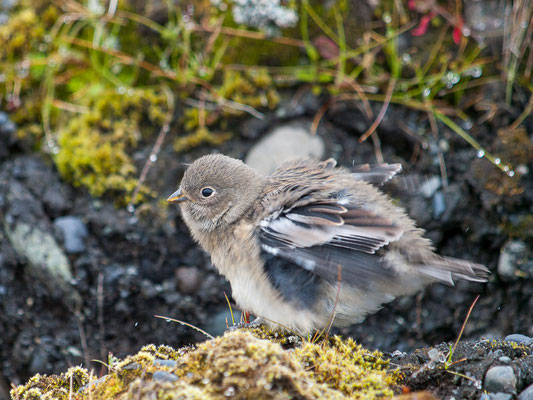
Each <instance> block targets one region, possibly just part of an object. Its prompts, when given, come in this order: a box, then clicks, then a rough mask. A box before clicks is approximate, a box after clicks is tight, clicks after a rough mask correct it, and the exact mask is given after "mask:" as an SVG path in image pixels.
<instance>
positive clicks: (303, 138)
mask: <svg viewBox="0 0 533 400" xmlns="http://www.w3.org/2000/svg"><path fill="white" fill-rule="evenodd" d="M324 151H325V144H324V141H323V140H322V138H321V137H319V136H316V135H311V133H310V132H309V130H308V129H307V128H305V127H304V126H303V125H300V124H287V125H281V126H278V127H277V128H275V129H274V130H273V131H271V132H270V133H269V134H267V135H266V136H265V137H264V138H263V139H261V140H260V141H259V142H258V143H257V144H255V146H253V147H252V149H251V150H250V152H249V153H248V155H247V156H246V160H245V162H246V164H248V165H249V166H250V167H252V168H255V169H257V170H258V171H259V172H262V173H263V174H265V175H268V174H270V173H271V172H272V171H274V170H275V169H276V168H277V167H279V166H280V165H281V164H282V163H284V162H285V161H287V160H290V159H293V158H298V157H311V158H317V159H320V158H322V157H323V156H324Z"/></svg>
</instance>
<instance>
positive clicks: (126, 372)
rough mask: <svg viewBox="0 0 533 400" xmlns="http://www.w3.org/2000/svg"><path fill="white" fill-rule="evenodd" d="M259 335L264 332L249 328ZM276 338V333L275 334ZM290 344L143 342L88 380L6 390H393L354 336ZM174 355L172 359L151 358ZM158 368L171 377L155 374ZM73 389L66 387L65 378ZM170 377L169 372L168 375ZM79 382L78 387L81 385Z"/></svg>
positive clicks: (265, 395)
mask: <svg viewBox="0 0 533 400" xmlns="http://www.w3.org/2000/svg"><path fill="white" fill-rule="evenodd" d="M254 332H256V333H259V334H260V335H261V336H264V335H268V334H269V333H268V330H257V331H256V330H254ZM277 337H280V335H278V336H277ZM291 347H292V348H291V349H288V350H284V349H283V347H282V346H281V345H280V344H278V343H274V342H272V341H269V340H264V339H259V338H257V337H255V336H254V335H252V333H250V332H249V331H233V332H229V333H226V334H225V335H224V336H222V337H219V338H216V339H214V340H210V341H207V342H204V343H202V344H200V345H198V347H197V348H194V349H193V348H184V349H181V350H174V349H172V348H170V347H168V346H159V347H156V346H154V345H149V346H145V347H144V348H143V349H142V350H141V351H140V352H139V353H137V354H136V355H133V356H130V357H127V358H125V359H124V360H122V361H117V362H114V363H113V365H110V366H109V368H110V370H109V373H108V375H107V376H105V377H104V378H101V379H99V380H95V379H91V382H90V383H89V379H90V377H89V374H88V372H87V371H86V370H84V369H81V368H79V367H78V368H76V369H72V368H71V369H69V370H68V371H67V373H66V374H61V375H59V376H56V375H54V376H50V377H44V376H41V375H36V376H35V377H33V378H31V379H30V380H29V381H28V383H27V384H25V385H22V386H19V387H17V388H15V389H13V390H12V391H11V396H12V398H13V400H25V399H32V400H33V399H37V398H39V399H51V398H55V399H58V400H64V399H67V398H69V396H70V397H71V398H72V399H74V400H85V399H94V400H103V399H120V400H122V399H131V398H135V399H139V400H148V399H158V400H161V399H163V400H170V399H173V400H174V399H185V400H196V399H206V400H209V399H224V398H233V399H253V398H257V399H291V398H298V399H317V398H320V399H339V400H340V399H348V398H350V399H359V398H365V399H373V398H379V397H384V396H391V395H392V390H391V389H390V387H391V385H393V384H395V382H396V377H395V375H394V374H388V373H387V372H386V370H385V367H386V366H387V363H386V362H385V361H384V360H383V359H382V358H381V354H380V353H379V352H369V351H367V350H365V349H363V348H362V347H360V346H358V345H357V344H355V343H354V342H353V341H352V340H346V341H343V340H342V339H341V338H339V337H333V338H331V339H330V341H329V343H328V344H324V343H323V344H314V343H310V342H303V343H300V344H299V345H295V344H294V343H293V344H292V346H291ZM155 359H165V360H175V361H176V364H175V365H170V364H165V365H161V364H160V363H154V360H155ZM157 371H166V372H167V373H170V374H174V376H175V378H176V379H175V381H173V382H172V381H161V380H154V379H152V377H153V376H154V374H155V373H156V372H157ZM71 375H72V376H73V378H74V379H73V390H72V391H71V390H70V376H71ZM171 376H172V375H171ZM82 386H84V387H83V388H82V389H81V390H80V388H81V387H82Z"/></svg>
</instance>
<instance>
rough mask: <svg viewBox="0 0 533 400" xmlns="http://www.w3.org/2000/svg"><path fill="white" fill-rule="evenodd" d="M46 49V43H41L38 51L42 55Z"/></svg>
mask: <svg viewBox="0 0 533 400" xmlns="http://www.w3.org/2000/svg"><path fill="white" fill-rule="evenodd" d="M47 48H48V46H47V45H46V43H41V44H40V45H39V51H40V52H41V53H44V52H45V51H46V49H47Z"/></svg>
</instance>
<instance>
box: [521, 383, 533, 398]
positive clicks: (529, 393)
mask: <svg viewBox="0 0 533 400" xmlns="http://www.w3.org/2000/svg"><path fill="white" fill-rule="evenodd" d="M518 400H533V384H531V385H529V386H528V387H527V388H525V389H524V390H522V393H520V394H519V395H518Z"/></svg>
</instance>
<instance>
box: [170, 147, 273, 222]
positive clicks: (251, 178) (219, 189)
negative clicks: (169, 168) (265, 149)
mask: <svg viewBox="0 0 533 400" xmlns="http://www.w3.org/2000/svg"><path fill="white" fill-rule="evenodd" d="M263 179H264V178H263V177H262V176H261V175H260V174H259V173H258V172H257V171H256V170H254V169H252V168H250V167H248V166H247V165H245V164H244V163H243V162H242V161H240V160H236V159H234V158H230V157H227V156H224V155H221V154H210V155H206V156H203V157H201V158H199V159H197V160H196V161H194V162H193V163H192V164H191V165H190V166H189V167H188V168H187V170H186V171H185V174H184V175H183V179H182V180H181V184H180V187H179V189H178V190H177V191H175V192H174V193H173V194H171V195H170V196H169V198H168V199H167V201H168V202H170V203H179V204H180V207H181V210H182V213H183V217H184V219H185V222H186V223H187V225H189V228H191V230H198V231H203V232H206V231H212V230H214V229H216V228H217V227H220V226H224V225H226V226H227V225H229V224H231V223H233V222H235V221H236V220H237V219H239V218H240V217H241V216H242V215H243V214H244V213H245V212H246V211H247V210H248V209H249V208H250V207H251V205H252V204H253V202H254V201H255V200H256V199H257V196H258V195H259V192H260V191H261V188H262V182H263Z"/></svg>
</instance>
